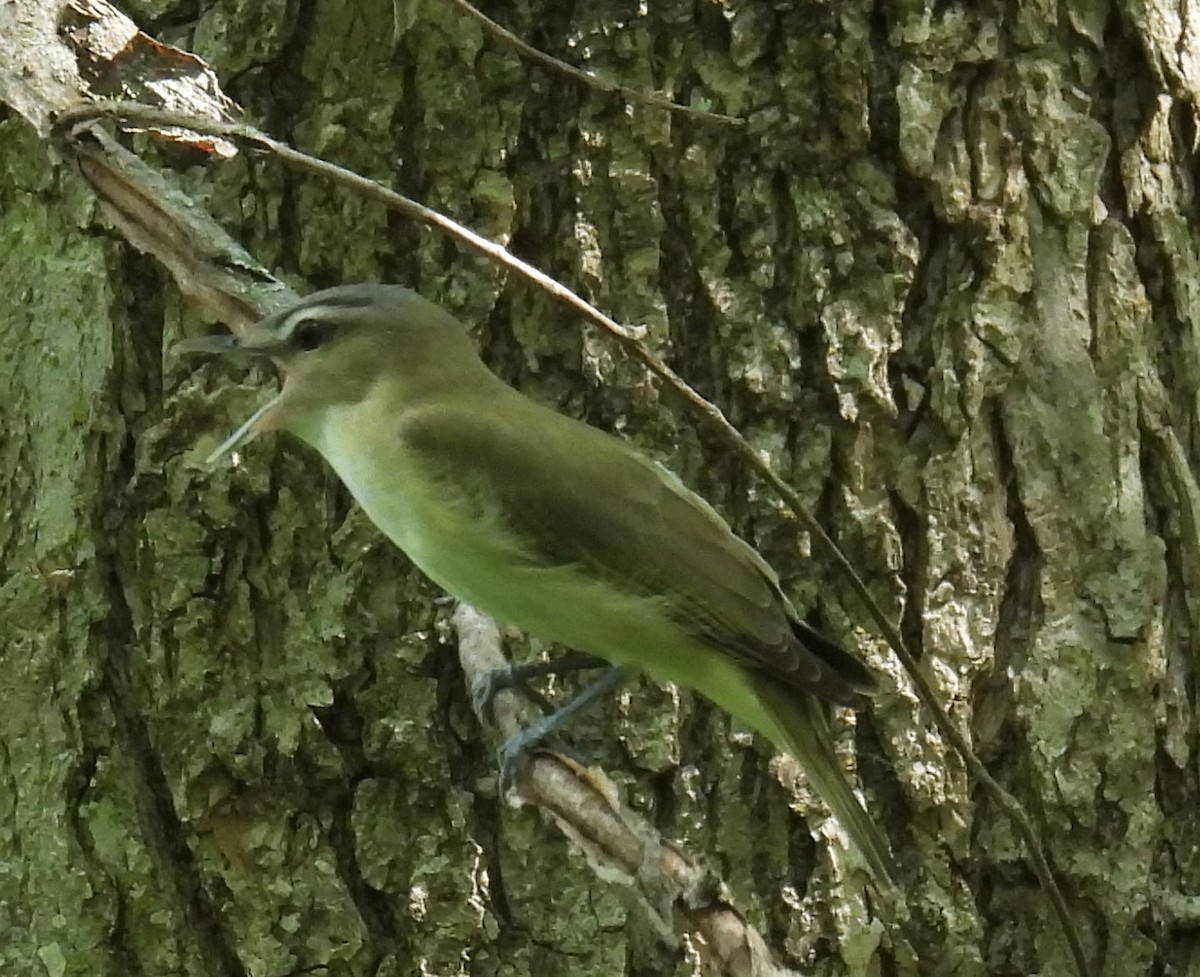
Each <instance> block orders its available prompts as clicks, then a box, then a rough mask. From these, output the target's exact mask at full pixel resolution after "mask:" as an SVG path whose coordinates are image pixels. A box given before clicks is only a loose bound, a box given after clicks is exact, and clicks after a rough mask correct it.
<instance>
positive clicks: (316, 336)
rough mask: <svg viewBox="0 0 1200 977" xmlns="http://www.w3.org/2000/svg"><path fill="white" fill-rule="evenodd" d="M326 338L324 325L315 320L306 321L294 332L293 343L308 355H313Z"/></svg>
mask: <svg viewBox="0 0 1200 977" xmlns="http://www.w3.org/2000/svg"><path fill="white" fill-rule="evenodd" d="M325 338H326V330H325V325H324V323H321V322H317V321H316V320H315V319H304V320H303V321H302V322H300V323H299V324H298V325H297V326H296V328H295V329H293V330H292V342H293V343H295V344H296V345H297V346H299V347H300V349H302V350H304V351H305V352H306V353H311V352H312V351H313V350H314V349H316V348H317V347H318V346H320V345H321V344H322V343H324V342H325Z"/></svg>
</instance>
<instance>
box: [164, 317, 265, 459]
mask: <svg viewBox="0 0 1200 977" xmlns="http://www.w3.org/2000/svg"><path fill="white" fill-rule="evenodd" d="M171 352H172V353H173V354H175V355H176V356H189V355H194V354H200V355H209V356H227V357H242V358H247V359H248V358H251V357H257V356H269V355H270V350H269V349H266V348H263V347H257V348H256V347H254V346H251V345H246V344H244V343H242V342H240V341H239V339H238V337H237V336H231V335H228V334H226V335H221V336H197V337H196V338H194V339H185V340H183V341H182V342H179V343H176V344H175V345H174V346H173V347H172V348H171ZM282 397H283V394H282V393H277V394H276V395H275V396H274V397H272V398H271V399H270V400H269V401H268V402H267V403H265V404H263V405H262V406H261V407H260V408H259V409H258V410H256V411H255V412H254V413H253V414H251V415H250V416H249V417H248V418H247V419H246V422H245V423H244V424H242V425H241V427H239V428H238V429H237V430H236V431H234V432H233V433H232V434H231V435H229V437H227V438H226V439H225V440H224V441H222V442H221V444H220V445H218V447H217V449H216V450H215V451H214V452H213V453H212V454H210V455H209V456H208V457H207V458H206V459H205V464H208V465H213V464H216V462H217V461H218V460H220V459H221V458H222V457H223V456H224V455H226V454H228V453H229V452H230V451H233V450H234V449H235V448H238V447H240V446H241V445H243V444H248V443H249V442H251V441H252V440H254V438H256V437H257V436H258V435H259V434H261V433H262V432H263V431H269V430H271V429H272V428H275V427H278V423H277V418H272V416H271V412H272V411H273V410H274V409H275V408H276V407H278V406H279V401H280V399H281V398H282Z"/></svg>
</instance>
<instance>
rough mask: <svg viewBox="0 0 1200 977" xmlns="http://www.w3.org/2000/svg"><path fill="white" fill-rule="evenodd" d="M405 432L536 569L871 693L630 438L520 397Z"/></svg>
mask: <svg viewBox="0 0 1200 977" xmlns="http://www.w3.org/2000/svg"><path fill="white" fill-rule="evenodd" d="M492 406H493V408H494V405H492ZM531 431H536V432H537V434H536V435H533V434H531V433H530V432H531ZM401 437H403V438H404V441H405V447H406V449H407V450H408V451H409V452H412V453H414V454H416V455H418V456H419V457H420V458H421V465H422V470H423V471H424V472H425V473H427V475H428V476H431V477H433V478H435V479H444V480H446V482H447V484H448V485H453V486H454V492H455V494H461V493H463V492H466V493H467V494H468V495H470V496H472V497H474V498H475V499H476V500H477V504H478V505H479V506H481V507H487V508H490V509H492V510H493V511H492V512H491V515H492V516H493V517H495V518H497V519H498V521H499V523H500V524H501V525H503V526H504V527H505V528H506V529H508V531H509V532H510V533H511V534H512V536H513V538H514V541H515V543H516V545H517V546H518V547H519V548H520V549H521V550H522V551H523V552H524V553H525V554H527V556H528V558H530V559H532V560H534V561H535V562H538V563H541V564H543V565H546V566H561V565H576V566H580V567H583V568H585V569H586V570H587V572H589V573H590V574H592V575H594V576H596V577H598V578H600V579H603V580H604V581H606V582H607V583H609V584H611V585H612V586H615V587H618V588H621V589H624V590H626V591H627V592H629V593H631V594H637V595H656V596H662V597H665V598H666V603H667V606H668V607H669V608H670V613H671V615H672V617H673V618H674V619H675V620H676V621H677V623H678V624H679V625H680V626H681V627H683V628H684V629H686V630H687V631H688V632H689V633H690V634H691V635H692V636H693V637H694V638H695V639H696V640H698V641H700V642H702V643H703V644H704V645H706V646H708V647H711V648H713V649H716V650H718V651H721V652H723V653H725V654H727V655H730V656H732V657H734V658H735V659H737V660H739V661H741V662H742V663H744V664H745V665H747V666H749V667H751V668H753V669H755V670H756V671H759V672H763V673H765V674H767V675H769V676H771V677H773V678H775V679H777V680H779V681H781V682H783V683H784V684H786V685H791V686H794V687H796V688H799V689H804V690H808V691H812V692H815V693H817V694H819V695H822V696H824V697H826V698H829V699H832V700H834V701H838V702H854V701H856V700H857V698H858V693H859V692H861V691H863V690H865V689H868V688H870V687H871V685H872V681H871V678H870V675H869V673H868V672H867V671H866V669H865V668H864V667H863V666H862V665H861V664H859V663H858V662H857V661H856V660H855V659H854V658H852V657H851V656H850V655H848V654H847V653H846V652H845V651H843V650H842V649H841V648H839V647H837V645H835V644H833V643H832V642H830V641H829V640H828V639H826V638H823V637H822V636H820V635H819V634H817V632H815V631H813V630H812V629H811V628H809V627H808V626H807V625H806V624H804V623H803V622H802V621H800V620H799V619H798V618H797V617H796V615H795V613H794V611H793V610H792V608H791V606H790V604H789V603H788V601H787V599H786V598H785V597H784V596H783V594H782V592H781V591H780V589H779V584H778V580H777V578H776V576H775V574H774V572H773V571H772V570H771V568H770V567H769V566H768V565H767V564H766V562H765V561H764V560H763V559H762V558H761V557H760V556H759V555H758V554H757V553H756V552H755V551H754V550H753V549H752V548H751V547H750V546H749V545H747V544H746V543H745V542H743V541H742V540H740V539H739V538H738V537H737V536H735V535H734V534H733V532H732V531H731V530H730V529H729V527H728V525H727V524H726V523H725V521H724V520H723V519H721V517H720V516H719V515H718V514H717V513H716V512H715V511H714V510H713V509H712V508H711V507H710V506H709V505H708V504H707V503H706V502H705V501H704V500H703V499H701V498H700V497H699V496H697V495H696V494H695V493H693V492H691V491H689V490H688V489H687V488H686V487H684V486H683V485H682V483H680V482H679V480H678V479H676V478H675V476H674V475H672V474H671V473H670V472H668V471H667V470H666V469H664V468H662V467H661V466H659V465H657V464H655V463H654V462H652V461H650V460H649V459H647V458H645V457H643V456H642V455H640V454H638V453H637V452H636V451H634V450H633V449H632V448H631V447H629V446H628V445H627V444H625V443H624V442H622V441H620V440H619V439H617V438H614V437H612V436H610V435H607V434H604V433H603V432H601V431H598V430H597V429H595V428H592V427H589V426H588V425H586V424H582V423H580V422H578V421H574V420H572V419H570V418H567V417H564V416H562V415H560V414H557V413H555V412H554V411H550V410H548V409H546V408H543V407H540V406H539V405H537V404H535V403H534V402H532V401H529V400H526V399H525V398H523V397H520V396H519V395H514V398H513V399H512V400H510V401H508V402H507V404H506V409H505V410H503V411H497V410H495V409H491V410H486V409H483V408H481V409H480V410H472V408H471V404H470V401H469V399H466V400H460V401H458V402H456V403H455V404H454V405H439V406H436V407H428V408H425V409H424V410H422V411H420V412H418V413H415V414H413V415H410V416H409V417H407V418H406V419H405V422H404V423H403V425H402V428H401Z"/></svg>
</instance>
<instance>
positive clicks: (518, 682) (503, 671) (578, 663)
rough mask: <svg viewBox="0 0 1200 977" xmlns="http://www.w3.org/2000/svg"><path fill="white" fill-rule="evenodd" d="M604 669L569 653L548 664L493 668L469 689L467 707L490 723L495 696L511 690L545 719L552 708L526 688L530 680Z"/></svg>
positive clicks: (602, 664)
mask: <svg viewBox="0 0 1200 977" xmlns="http://www.w3.org/2000/svg"><path fill="white" fill-rule="evenodd" d="M606 666H607V662H605V661H603V660H601V659H599V658H596V657H594V656H592V655H584V654H580V653H576V652H572V653H570V654H566V655H561V656H560V657H558V658H555V659H551V660H550V661H541V662H524V663H522V664H520V665H506V666H504V667H503V668H493V669H491V670H490V671H487V672H484V673H483V674H482V675H480V676H479V678H477V679H476V680H475V682H474V684H473V685H472V686H471V705H472V706H473V707H474V708H475V714H476V715H477V716H479V717H480V718H482V719H485V720H487V721H488V722H493V721H494V720H495V715H494V714H493V710H492V705H493V702H494V701H495V698H496V696H497V695H498V694H499V693H501V692H503V691H504V690H505V689H512V690H514V691H516V692H519V693H520V694H521V695H522V696H523V697H524V698H525V699H526V700H527V701H529V702H532V703H533V704H534V705H535V706H537V707H538V708H539V709H540V710H541V711H542V712H543V713H544V714H545V715H547V716H549V715H552V714H553V713H554V711H555V706H554V704H553V703H552V702H550V700H549V699H547V698H546V697H545V696H544V695H542V694H541V693H540V692H538V691H537V690H536V689H534V688H532V687H531V686H530V685H529V680H530V679H535V678H542V677H543V676H546V675H562V674H564V673H566V672H574V671H581V670H584V669H589V668H604V667H606Z"/></svg>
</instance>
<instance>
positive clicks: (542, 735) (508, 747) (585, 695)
mask: <svg viewBox="0 0 1200 977" xmlns="http://www.w3.org/2000/svg"><path fill="white" fill-rule="evenodd" d="M576 667H579V668H587V667H593V666H587V665H581V666H576ZM626 674H627V673H626V671H625V669H623V668H609V670H608V671H607V672H605V673H604V674H603V675H601V676H600V678H598V679H597V680H596V681H595V682H593V683H592V684H591V685H589V686H588V687H587V688H586V689H584V690H583V691H582V692H580V693H579V695H577V696H575V698H574V699H572V700H571V701H570V702H568V703H567V704H566V705H565V706H563V707H562V708H560V709H558V710H557V711H555V712H552V713H550V714H549V715H547V716H542V718H541V719H538V720H536V721H535V722H532V723H530V724H529V725H528V726H526V727H525V728H524V729H523V730H521V731H520V732H519V733H517V734H516V735H515V736H512V737H509V739H508V740H507V741H506V742H505V743H504V745H503V746H501V747H500V749H499V750H498V751H497V753H496V759H497V761H498V762H499V765H500V790H501V791H504V790H507V789H508V786H509V784H511V783H512V779H513V775H514V774H515V773H516V770H517V764H518V763H519V762H520V761H521V759H522V758H523V757H524V756H526V755H527V754H528V753H529V751H530V750H532V749H533V748H534V747H535V746H538V745H539V744H541V743H543V742H544V741H545V740H546V739H548V738H549V737H551V736H554V735H555V734H556V733H557V732H558V731H559V730H560V729H561V728H562V727H563V725H565V724H566V723H567V721H568V720H570V719H571V718H572V717H573V716H575V714H576V713H579V712H582V711H583V710H584V709H586V708H587V707H588V706H589V705H591V704H592V703H593V702H595V701H596V700H597V699H599V698H600V697H601V696H604V695H607V694H608V693H609V692H611V691H612V690H613V689H615V688H616V687H617V686H618V685H619V684H620V683H621V680H622V679H623V678H625V676H626ZM562 752H564V753H566V754H567V755H568V756H570V757H571V759H572V760H575V761H576V762H577V763H579V764H580V766H584V767H586V766H588V765H589V763H588V761H587V760H586V759H581V758H580V757H578V756H577V755H575V754H574V753H573V752H572V751H570V750H564V751H562Z"/></svg>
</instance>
